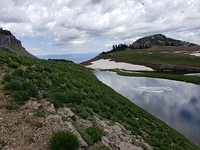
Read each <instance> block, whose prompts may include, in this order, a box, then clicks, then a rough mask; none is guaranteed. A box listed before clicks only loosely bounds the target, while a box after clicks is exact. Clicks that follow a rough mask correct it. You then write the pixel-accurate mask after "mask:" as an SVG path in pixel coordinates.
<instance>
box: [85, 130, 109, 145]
mask: <svg viewBox="0 0 200 150" xmlns="http://www.w3.org/2000/svg"><path fill="white" fill-rule="evenodd" d="M86 133H87V134H89V135H90V136H91V137H92V139H93V140H94V142H97V141H100V140H101V137H102V136H103V135H105V132H104V131H103V130H102V129H100V128H99V127H97V126H91V127H88V128H86Z"/></svg>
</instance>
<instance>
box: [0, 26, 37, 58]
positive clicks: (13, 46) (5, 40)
mask: <svg viewBox="0 0 200 150" xmlns="http://www.w3.org/2000/svg"><path fill="white" fill-rule="evenodd" d="M0 46H2V47H5V48H6V49H8V50H10V51H11V52H13V53H16V54H19V55H23V56H27V57H33V58H35V56H34V55H32V54H31V53H29V52H28V51H27V50H26V49H25V48H24V47H23V46H22V44H21V41H20V40H18V39H16V38H15V36H14V35H13V34H12V33H11V32H10V31H8V30H3V29H2V28H0Z"/></svg>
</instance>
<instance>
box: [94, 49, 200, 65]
mask: <svg viewBox="0 0 200 150" xmlns="http://www.w3.org/2000/svg"><path fill="white" fill-rule="evenodd" d="M98 59H112V60H115V61H119V62H128V63H136V64H137V63H139V64H142V63H144V62H147V64H148V63H149V64H151V63H153V64H157V65H160V64H173V65H181V66H191V67H200V57H195V56H189V55H187V56H186V55H179V54H176V53H163V52H162V51H159V49H158V48H151V49H139V50H138V49H136V50H135V49H126V50H123V51H118V52H115V53H108V54H102V55H99V56H98V57H95V58H94V59H92V60H98Z"/></svg>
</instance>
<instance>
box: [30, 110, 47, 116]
mask: <svg viewBox="0 0 200 150" xmlns="http://www.w3.org/2000/svg"><path fill="white" fill-rule="evenodd" d="M33 116H36V117H45V113H44V112H42V111H38V112H36V113H34V114H33Z"/></svg>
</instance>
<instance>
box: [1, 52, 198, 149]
mask: <svg viewBox="0 0 200 150" xmlns="http://www.w3.org/2000/svg"><path fill="white" fill-rule="evenodd" d="M0 54H1V55H0V62H1V63H0V64H1V72H0V75H1V76H0V80H1V82H0V83H1V88H0V113H1V117H0V126H1V129H2V130H1V131H0V145H1V143H4V144H2V145H3V146H4V147H5V148H7V149H11V148H12V149H26V150H27V149H36V150H37V149H50V145H49V140H50V137H51V135H52V133H53V132H56V131H58V130H69V131H71V132H73V133H74V134H76V136H78V137H81V138H79V140H81V139H82V140H84V141H85V142H86V143H87V144H88V147H89V149H92V147H96V146H97V145H98V144H101V145H102V144H103V145H106V146H107V147H110V148H112V149H127V147H126V148H124V147H123V146H127V145H128V146H132V147H134V146H136V148H137V149H141V147H142V148H143V149H151V148H152V147H153V148H154V149H190V150H193V149H194V150H195V149H198V147H196V146H195V145H193V144H192V143H191V142H190V141H189V140H188V139H186V138H185V137H184V136H182V135H181V134H179V133H178V132H176V131H175V130H173V129H172V128H170V127H169V126H168V125H166V124H165V123H163V122H162V121H160V120H159V119H157V118H155V117H154V116H153V115H151V114H149V113H147V112H146V111H145V110H143V109H141V108H139V107H138V106H136V105H135V104H133V103H132V102H131V101H129V100H128V99H126V98H124V97H123V96H121V95H119V94H118V93H116V92H115V91H114V90H112V89H111V88H109V87H108V86H106V85H104V84H102V82H100V81H99V80H98V79H97V78H96V77H95V76H94V75H93V73H92V72H90V71H88V70H87V69H86V68H84V67H82V66H80V65H77V64H74V63H72V62H69V61H59V60H57V61H52V60H40V59H34V58H28V57H23V56H19V55H16V54H12V53H8V52H6V51H4V50H1V51H0ZM10 85H15V86H10ZM21 93H23V95H25V96H27V97H26V98H25V99H24V97H23V96H22V95H21ZM25 93H26V94H25ZM73 114H74V115H73ZM117 122H118V123H117ZM93 125H95V126H98V127H99V128H101V129H102V130H104V132H106V134H105V135H104V137H102V140H100V141H99V142H97V143H96V142H93V143H92V142H91V141H90V140H91V139H90V138H91V137H90V136H88V135H87V136H86V132H85V129H87V128H88V127H89V126H93ZM124 127H125V128H126V129H125V128H124ZM114 132H116V133H114ZM111 135H113V136H111ZM124 135H127V136H125V137H124ZM130 139H132V140H130ZM82 140H81V141H82ZM2 141H3V142H2ZM81 143H82V144H83V143H84V142H83V141H82V142H81ZM147 143H148V144H147ZM148 145H150V146H148ZM82 146H83V145H82ZM88 147H86V148H88ZM120 147H121V148H120ZM139 147H140V148H139ZM82 148H83V147H82ZM107 149H108V148H107Z"/></svg>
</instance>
